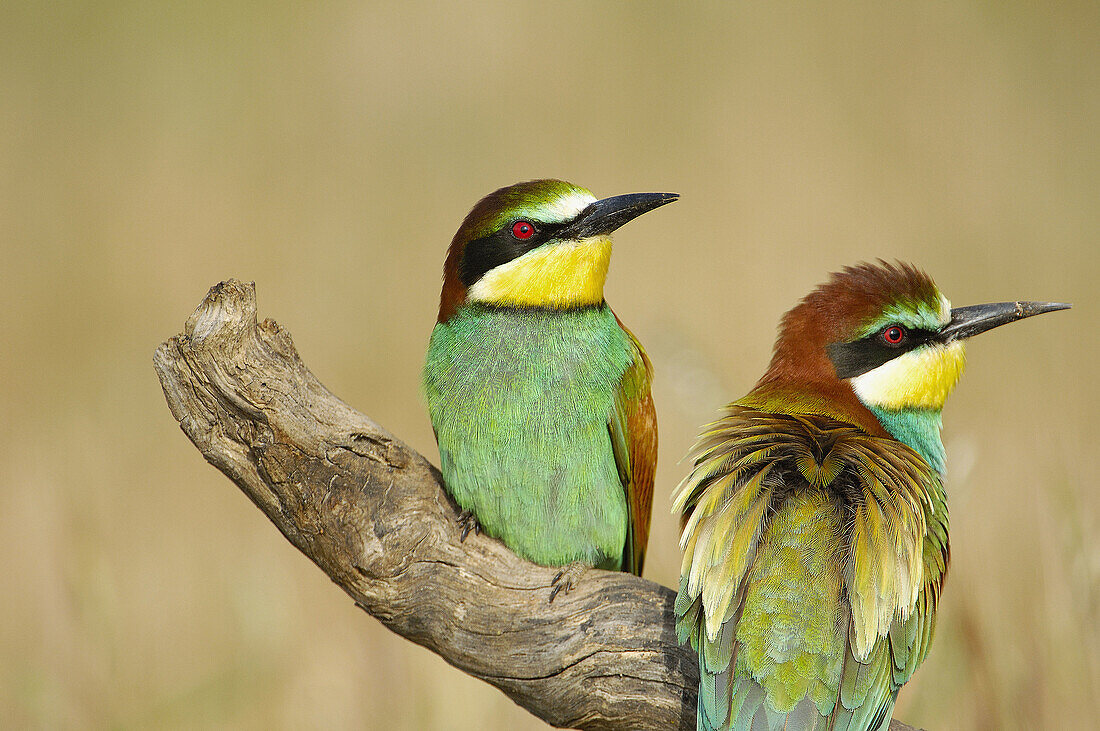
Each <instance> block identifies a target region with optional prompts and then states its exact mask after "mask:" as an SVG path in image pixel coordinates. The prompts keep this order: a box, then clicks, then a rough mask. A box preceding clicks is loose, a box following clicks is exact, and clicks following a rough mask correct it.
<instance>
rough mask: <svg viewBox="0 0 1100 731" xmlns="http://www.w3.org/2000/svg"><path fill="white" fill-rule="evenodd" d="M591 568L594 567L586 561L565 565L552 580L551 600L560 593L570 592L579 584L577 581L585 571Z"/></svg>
mask: <svg viewBox="0 0 1100 731" xmlns="http://www.w3.org/2000/svg"><path fill="white" fill-rule="evenodd" d="M590 568H592V567H591V566H589V565H588V564H586V563H585V562H584V561H574V562H573V563H571V564H568V565H567V566H563V567H562V569H561V571H559V572H558V575H557V576H555V577H554V580H553V581H551V582H550V585H551V586H553V587H554V589H553V590H552V591H551V592H550V602H553V601H554V597H556V596H557V595H558V594H559V593H562V594H568V593H569V592H570V591H571V590H572V589H573V587H574V586H576V585H577V581H579V580H580V578H581V576H583V575H584V572H585V571H588V569H590ZM548 603H549V602H548Z"/></svg>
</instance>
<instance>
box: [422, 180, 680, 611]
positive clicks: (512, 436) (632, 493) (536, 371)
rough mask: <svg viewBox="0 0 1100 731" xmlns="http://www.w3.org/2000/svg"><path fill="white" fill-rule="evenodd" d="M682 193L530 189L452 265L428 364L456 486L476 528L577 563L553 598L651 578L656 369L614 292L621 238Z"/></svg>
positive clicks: (495, 196) (484, 215)
mask: <svg viewBox="0 0 1100 731" xmlns="http://www.w3.org/2000/svg"><path fill="white" fill-rule="evenodd" d="M677 197H678V196H677V195H676V194H674V193H634V194H630V195H620V196H615V197H612V198H604V199H602V200H597V199H596V197H595V196H594V195H592V193H590V192H589V191H587V190H585V189H584V188H580V187H578V186H575V185H572V184H570V183H566V182H563V181H560V180H534V181H530V182H526V183H518V184H516V185H512V186H509V187H507V188H501V189H500V190H498V191H496V192H495V193H491V194H489V195H488V196H486V197H485V198H483V199H482V200H481V201H480V202H479V203H478V204H477V205H476V206H474V208H473V210H472V211H470V213H469V215H468V216H466V220H465V221H463V223H462V226H461V227H460V228H459V229H458V232H457V233H456V234H455V236H454V240H453V241H452V242H451V246H450V249H449V251H448V254H447V260H446V263H445V265H444V269H443V277H444V279H443V292H442V295H441V297H440V303H439V318H438V322H437V324H436V326H435V329H434V330H433V331H432V337H431V342H430V344H429V346H428V355H427V362H426V363H425V364H424V390H425V393H426V395H427V400H428V410H429V412H430V414H431V420H432V424H433V426H434V427H435V436H436V441H437V442H438V444H439V457H440V467H441V469H442V472H443V480H444V482H445V484H446V486H447V489H448V491H449V492H450V494H451V495H452V497H454V499H455V501H456V502H457V503H458V505H459V506H460V507H461V508H462V509H463V510H464V511H465V515H464V517H465V519H466V520H467V521H475V522H472V523H468V526H467V529H468V527H469V525H471V524H472V525H473V526H476V527H477V528H478V529H479V530H483V531H484V532H485V533H487V534H488V535H490V536H494V537H496V538H499V539H500V540H501V541H503V542H504V544H505V545H507V546H508V547H509V548H511V549H512V550H513V551H514V552H515V553H517V554H519V555H520V556H522V557H524V558H526V559H528V560H529V561H533V562H535V563H538V564H542V565H544V566H567V567H568V568H567V569H563V571H562V572H561V573H559V574H558V577H557V579H555V589H554V591H553V592H552V594H551V597H550V598H551V600H552V599H553V597H554V595H556V594H557V592H558V591H559V590H562V589H564V590H566V591H568V589H569V588H570V587H571V586H572V584H573V582H575V580H576V578H577V577H578V576H579V575H580V574H581V573H582V572H583V570H584V569H585V568H586V567H590V566H596V567H600V568H607V569H614V570H623V571H631V572H633V573H635V574H639V575H640V574H641V573H642V563H643V560H644V558H645V549H646V542H647V540H648V536H649V518H650V508H651V503H652V498H653V473H654V468H655V465H656V460H657V417H656V413H655V411H654V409H653V399H652V398H651V396H650V388H649V386H650V379H651V377H652V368H651V366H650V362H649V358H648V357H647V356H646V354H645V351H644V350H643V349H642V346H641V345H640V344H639V343H638V341H637V339H636V338H635V337H634V336H633V335H632V334H631V333H630V331H629V330H627V329H626V328H625V327H624V326H623V325H622V323H621V322H619V320H618V318H617V317H616V316H615V314H614V313H613V312H612V311H611V308H610V307H608V306H607V303H606V302H605V301H604V294H603V288H604V281H605V279H606V277H607V268H608V264H609V262H610V259H611V237H610V234H611V232H612V231H614V230H615V229H617V228H619V227H620V226H622V225H623V224H624V223H626V222H627V221H630V220H631V219H633V218H635V217H636V216H640V215H641V214H643V213H645V212H646V211H650V210H653V209H654V208H657V207H658V206H662V205H664V204H666V203H670V202H671V201H674V200H676V198H677ZM463 535H464V536H465V532H464V534H463Z"/></svg>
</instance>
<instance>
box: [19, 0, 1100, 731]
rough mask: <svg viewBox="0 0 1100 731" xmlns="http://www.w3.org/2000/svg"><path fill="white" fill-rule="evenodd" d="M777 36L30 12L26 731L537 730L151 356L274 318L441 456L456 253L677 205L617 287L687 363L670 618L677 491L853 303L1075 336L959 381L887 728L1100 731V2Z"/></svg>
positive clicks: (953, 12)
mask: <svg viewBox="0 0 1100 731" xmlns="http://www.w3.org/2000/svg"><path fill="white" fill-rule="evenodd" d="M745 5H747V4H745ZM751 5H752V6H751V7H741V6H742V4H734V3H730V4H723V5H721V6H717V5H707V6H703V5H694V4H686V3H680V4H673V3H651V2H629V3H628V2H615V3H610V2H608V3H590V2H583V3H581V2H566V3H534V2H527V3H500V4H484V3H483V4H479V5H477V6H476V7H466V8H458V7H452V6H444V5H442V4H436V3H411V2H402V3H373V2H363V3H327V4H306V3H303V4H300V5H298V6H295V7H292V8H287V7H285V6H283V5H282V4H280V5H279V7H278V8H276V7H274V4H268V3H255V2H253V3H240V2H226V3H223V2H219V3H187V4H175V5H172V6H169V5H168V4H153V3H123V2H99V3H94V2H84V3H81V2H66V3H4V4H3V5H2V6H0V253H2V259H0V262H2V263H0V272H2V278H0V313H2V314H0V336H2V339H0V342H2V351H0V352H2V358H0V384H2V386H0V413H2V417H0V430H2V437H0V541H2V550H3V555H4V558H3V570H0V597H2V599H0V607H2V609H0V617H2V621H0V719H3V720H2V721H0V725H3V726H5V727H10V728H20V727H27V728H85V727H91V728H106V727H111V728H150V727H156V728H169V729H171V728H196V727H208V728H234V729H236V728H243V729H260V728H265V729H266V728H308V727H318V728H319V727H326V728H338V729H339V728H370V729H375V728H377V729H399V730H400V729H471V730H472V729H536V728H542V727H543V725H542V724H541V723H539V722H537V721H536V720H534V719H533V718H532V717H530V716H529V715H527V714H526V712H524V711H522V710H521V709H519V708H518V707H516V706H514V705H513V704H512V703H511V702H510V701H509V700H508V699H507V698H505V697H504V696H503V695H502V694H500V693H499V692H497V691H496V690H494V689H492V688H490V687H488V686H485V685H482V684H479V683H477V682H475V681H473V680H471V679H469V678H467V677H465V676H463V675H462V674H461V673H459V672H458V671H455V670H454V669H452V668H450V667H449V666H447V665H446V664H445V663H443V661H441V660H439V659H438V658H436V657H435V656H433V655H431V654H430V653H428V652H427V651H425V650H422V649H420V648H418V647H414V646H413V645H411V644H409V643H407V642H405V641H404V640H401V639H399V638H398V637H396V636H394V635H391V634H389V633H388V632H387V631H386V630H385V629H383V628H382V627H381V625H379V624H378V623H377V622H375V621H374V620H373V619H371V618H370V617H368V616H366V615H365V614H364V613H362V612H361V611H359V610H358V609H356V608H355V607H354V606H353V604H352V602H351V601H350V600H349V599H348V598H347V597H346V596H345V595H344V594H343V593H342V592H341V591H340V590H339V589H337V588H336V587H335V586H334V585H333V584H332V583H331V582H330V581H329V580H328V579H327V578H326V577H325V576H324V575H323V574H322V573H321V572H320V571H318V570H317V569H316V568H315V567H314V566H313V565H312V564H310V563H309V562H308V561H307V560H306V559H305V558H304V557H303V556H301V555H300V554H299V553H298V552H297V551H296V550H295V549H293V548H292V547H291V546H290V545H289V544H288V543H287V542H286V541H285V540H284V539H283V538H282V536H281V535H279V534H278V532H277V531H276V530H275V529H274V528H273V527H272V526H271V525H270V524H269V523H268V522H267V520H266V519H265V518H264V517H263V516H262V515H261V514H260V512H259V511H258V510H256V509H255V508H254V507H253V506H252V505H251V504H250V503H249V502H248V501H247V500H246V499H245V498H244V497H243V496H242V495H241V494H240V493H239V491H238V490H237V489H236V488H235V487H234V486H233V485H232V483H230V482H229V481H228V480H227V479H226V478H224V477H223V476H222V475H221V474H220V473H218V472H217V471H216V470H214V469H213V468H212V467H210V466H209V465H207V464H206V463H205V462H204V461H203V460H202V458H201V457H200V456H199V454H198V452H197V451H196V450H195V449H194V448H193V447H192V446H191V444H190V443H189V442H188V441H187V440H186V438H185V437H184V435H183V434H182V433H181V432H180V430H179V429H178V427H177V426H176V424H175V422H174V421H173V420H172V418H171V416H170V415H169V413H168V410H167V408H166V407H165V404H164V401H163V398H162V395H161V392H160V388H159V385H158V383H157V381H156V377H155V375H154V373H153V369H152V365H151V356H152V353H153V350H154V348H155V347H156V346H157V345H158V344H159V343H160V342H161V341H163V340H164V339H166V338H168V337H169V336H171V335H173V334H175V333H177V332H178V331H180V329H181V328H182V324H183V321H184V319H185V318H186V317H187V316H188V314H190V312H191V311H192V309H193V308H194V307H195V306H196V305H197V304H198V303H199V301H200V300H201V299H202V297H203V295H204V294H205V293H206V291H207V289H208V288H209V287H210V286H211V285H213V284H215V283H217V282H218V281H219V280H222V279H224V278H227V277H230V276H235V277H240V278H243V279H249V280H255V281H256V283H257V288H258V291H259V303H260V313H261V316H262V317H273V318H275V319H276V320H278V321H279V322H280V323H281V324H283V325H284V326H286V327H287V328H288V329H289V330H290V331H291V333H293V336H294V339H295V342H296V344H297V346H298V348H299V350H300V352H301V354H302V356H303V358H304V359H305V361H306V362H307V363H308V364H309V365H310V367H311V368H312V369H313V370H314V372H315V373H316V374H317V375H318V376H319V377H320V378H321V380H322V381H323V382H324V383H325V384H326V385H327V386H328V387H329V388H331V389H332V390H333V391H334V392H335V393H337V394H338V395H340V396H341V397H342V398H344V399H345V400H346V401H348V402H349V403H350V404H352V405H353V406H355V407H356V408H358V409H360V410H362V411H364V412H365V413H367V414H368V415H370V416H371V417H373V418H374V419H376V420H377V421H379V422H380V423H381V424H383V425H384V426H386V427H387V428H388V429H390V430H392V431H393V432H394V433H396V434H398V435H400V436H402V437H403V438H405V439H406V440H408V441H409V442H410V443H411V444H412V445H413V446H414V447H416V448H417V449H419V450H421V451H423V452H424V453H425V454H428V455H429V456H430V457H431V458H432V459H433V460H435V459H436V458H437V455H436V452H435V446H434V443H433V440H432V436H431V430H430V426H429V423H428V420H427V417H426V415H425V413H424V408H423V404H422V403H421V400H420V397H419V394H418V377H419V370H420V365H421V359H422V357H423V351H424V348H425V347H426V344H427V339H428V335H429V332H430V330H431V327H432V325H433V322H434V319H435V310H436V306H437V298H438V291H439V283H440V273H441V265H442V261H443V254H444V250H445V247H446V245H447V244H448V242H449V241H450V237H451V235H452V233H453V232H454V230H455V228H456V227H457V226H458V224H459V222H460V221H461V219H462V217H463V216H464V215H465V213H466V211H467V210H468V209H469V207H470V206H471V205H472V204H473V203H474V202H475V201H476V200H477V199H478V198H479V197H480V196H481V195H483V194H484V193H487V192H488V191H490V190H492V189H494V188H496V187H499V186H501V185H506V184H509V183H512V182H515V181H517V180H521V179H528V178H533V177H548V176H553V177H562V178H565V179H568V180H571V181H574V182H576V183H579V184H581V185H584V186H586V187H589V188H591V189H592V190H594V191H595V192H596V193H597V194H598V195H612V194H616V193H624V192H631V191H648V190H671V191H677V192H679V193H681V194H682V195H683V199H682V200H681V201H680V202H678V203H677V204H675V205H674V206H671V207H669V208H666V209H662V210H661V211H659V212H657V213H655V214H652V215H650V216H646V217H644V218H643V219H640V220H639V221H637V222H635V223H631V224H630V225H629V226H627V227H626V228H624V229H623V230H622V231H621V232H620V233H619V235H618V237H617V241H618V245H617V247H616V254H615V259H614V263H613V266H612V272H611V277H610V282H609V285H608V291H607V296H608V299H609V301H610V302H611V303H612V304H613V305H614V306H615V308H616V310H617V312H618V313H619V314H620V316H622V318H623V319H624V320H625V321H626V322H627V323H628V324H629V325H630V327H631V328H632V329H633V330H634V332H635V333H637V334H638V336H639V337H640V338H641V339H642V341H643V342H644V343H645V344H646V346H647V347H648V349H649V352H650V354H651V356H652V358H653V361H654V362H655V364H656V368H657V380H656V385H655V393H656V399H657V407H658V411H659V413H660V419H661V457H660V469H659V474H658V485H657V496H656V504H655V527H654V530H653V535H652V540H651V544H650V551H649V561H648V563H647V575H648V576H649V577H650V578H652V579H654V580H655V581H659V582H661V583H664V584H667V585H675V582H676V576H677V570H678V560H679V558H678V556H679V554H678V551H677V548H676V544H675V541H676V536H675V529H674V521H673V519H672V517H671V516H670V515H669V512H668V511H669V508H668V505H669V502H668V501H669V494H670V492H671V490H672V488H673V486H674V485H675V483H676V482H677V481H678V480H679V478H680V477H681V476H682V474H683V472H684V470H685V466H684V465H683V464H680V463H679V462H678V461H679V460H680V458H681V456H682V455H683V454H684V452H685V451H686V449H687V448H688V446H689V444H690V443H691V441H692V439H693V436H694V434H695V432H696V431H697V429H698V427H699V426H700V425H701V424H703V423H704V422H706V421H707V420H709V419H710V418H711V417H713V416H714V414H715V413H716V410H717V408H718V407H719V406H720V405H721V404H722V403H724V402H726V401H728V400H731V399H732V398H735V397H736V396H739V395H740V394H742V393H743V392H744V391H746V390H747V389H748V388H749V387H750V386H751V384H752V383H753V381H754V379H755V378H756V377H757V376H758V375H760V373H762V371H763V369H764V367H765V365H766V362H767V358H768V356H769V350H770V347H771V343H772V339H773V336H774V328H775V324H776V322H777V320H778V318H779V316H780V315H781V314H782V313H783V312H784V311H785V310H786V309H787V308H788V307H790V306H791V305H792V304H793V303H794V302H795V300H796V299H797V298H798V297H800V296H801V295H802V294H803V293H805V292H806V291H808V289H809V288H810V287H812V286H813V285H815V284H816V283H818V282H819V281H821V280H822V279H823V278H824V277H825V275H826V273H827V272H829V271H832V270H834V269H836V268H838V267H841V266H843V265H845V264H849V263H853V262H856V261H859V260H864V259H872V258H875V257H885V258H889V259H893V258H901V259H905V260H911V261H914V262H918V263H919V264H921V265H923V266H924V267H926V268H927V269H928V270H929V271H930V272H931V273H933V274H934V275H935V276H936V278H937V280H938V282H939V284H940V286H941V287H942V288H943V289H944V290H945V292H946V293H947V294H948V296H949V297H951V298H952V300H953V301H954V302H955V303H956V304H973V303H979V302H987V301H996V300H1004V299H1017V298H1030V299H1062V300H1066V301H1071V302H1073V303H1074V305H1075V309H1074V310H1073V311H1071V312H1069V313H1058V314H1054V315H1048V316H1046V317H1043V318H1039V319H1035V320H1029V321H1027V322H1025V323H1021V324H1018V325H1013V326H1012V327H1011V328H1005V329H1002V330H998V331H996V332H994V333H991V334H989V335H986V336H983V337H981V338H980V339H978V340H977V341H975V342H974V343H973V344H972V346H971V348H970V362H971V367H970V370H969V372H968V373H967V375H966V377H965V378H964V380H963V383H962V384H961V387H960V388H959V390H958V392H957V394H956V395H955V397H954V398H953V400H952V403H951V404H950V405H949V406H948V409H947V412H946V415H945V416H946V418H945V424H946V428H945V434H944V438H945V442H946V444H947V447H948V454H949V459H950V475H949V478H950V481H949V493H950V495H951V500H952V502H951V509H952V549H953V551H952V553H953V556H954V559H953V564H952V569H951V575H950V577H949V580H948V585H947V589H946V594H945V597H944V601H943V604H942V610H941V615H940V625H939V632H938V634H937V638H936V640H937V641H936V644H935V646H934V648H933V651H932V654H931V657H930V659H929V660H928V662H927V663H926V664H925V665H924V667H923V668H922V669H921V670H920V671H919V672H918V674H917V675H916V677H915V679H914V680H913V681H912V682H911V683H910V684H909V685H908V686H907V687H906V688H905V689H904V690H903V691H902V694H901V697H900V700H899V702H898V706H897V716H898V717H900V718H903V719H905V720H907V721H909V722H910V723H914V724H921V725H924V726H926V727H928V728H929V729H968V728H989V729H993V728H1029V729H1033V728H1073V727H1077V728H1085V727H1090V726H1093V725H1094V724H1095V719H1096V717H1097V714H1098V713H1100V700H1098V698H1100V537H1098V536H1100V533H1098V531H1100V494H1098V490H1097V486H1098V485H1097V483H1098V480H1097V477H1096V469H1097V457H1098V449H1097V442H1098V438H1100V430H1098V427H1097V419H1096V416H1095V412H1096V410H1097V408H1098V406H1100V399H1098V395H1100V385H1098V381H1097V369H1096V359H1097V357H1098V355H1100V353H1098V348H1097V331H1098V329H1100V317H1098V316H1097V308H1098V307H1100V294H1098V286H1097V282H1098V279H1100V277H1098V275H1100V255H1098V253H1097V243H1098V241H1100V206H1098V202H1100V154H1098V145H1097V140H1098V132H1100V123H1098V120H1100V53H1098V48H1100V45H1098V37H1100V23H1098V21H1100V6H1098V5H1097V4H1096V3H1094V2H1090V3H1086V2H1082V3H1051V4H1039V3H1019V2H1009V3H992V2H982V3H965V2H963V3H937V4H932V5H929V6H927V7H920V8H917V9H904V8H899V7H892V8H889V9H886V8H882V7H880V4H878V3H857V4H846V5H845V6H844V7H843V8H838V9H835V10H833V11H831V12H822V11H820V10H808V9H806V8H804V7H801V6H799V5H788V4H762V3H754V4H751ZM1047 5H1050V6H1051V7H1047Z"/></svg>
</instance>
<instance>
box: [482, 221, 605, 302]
mask: <svg viewBox="0 0 1100 731" xmlns="http://www.w3.org/2000/svg"><path fill="white" fill-rule="evenodd" d="M610 263H611V238H610V237H608V236H596V237H593V238H590V239H584V240H581V241H563V242H552V243H549V244H544V245H543V246H540V247H539V248H537V249H534V250H532V251H529V252H527V253H526V254H524V255H523V256H520V257H517V258H516V259H513V260H512V261H510V262H508V263H507V264H502V265H500V266H498V267H496V268H495V269H491V270H490V271H488V272H486V273H485V275H484V276H483V277H482V278H481V279H479V280H478V281H477V282H475V283H474V285H473V286H472V287H470V290H469V292H468V293H467V297H468V299H470V300H471V301H478V302H486V303H489V304H494V305H508V306H513V307H557V308H563V309H564V308H569V307H581V306H584V305H598V304H599V303H601V302H603V285H604V282H605V281H606V280H607V267H608V265H609V264H610Z"/></svg>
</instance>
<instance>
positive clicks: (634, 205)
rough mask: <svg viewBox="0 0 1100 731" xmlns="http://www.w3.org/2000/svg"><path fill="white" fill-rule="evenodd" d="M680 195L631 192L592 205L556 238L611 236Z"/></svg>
mask: <svg viewBox="0 0 1100 731" xmlns="http://www.w3.org/2000/svg"><path fill="white" fill-rule="evenodd" d="M679 197H680V194H679V193H628V194H626V195H616V196H612V197H610V198H602V199H600V200H598V201H596V202H594V203H590V204H589V206H588V207H587V208H585V209H584V210H583V211H581V213H580V215H579V216H577V218H576V220H574V221H573V223H571V224H570V225H568V226H566V227H565V228H564V229H562V230H561V231H559V232H558V234H557V236H556V237H555V238H561V239H587V238H589V237H591V236H599V235H600V234H609V233H611V232H612V231H614V230H615V229H617V228H619V227H620V226H622V225H623V224H624V223H626V222H627V221H630V220H632V219H635V218H637V217H638V216H640V215H642V214H643V213H646V212H647V211H652V210H653V209H654V208H659V207H661V206H663V205H665V204H666V203H671V202H672V201H674V200H676V199H677V198H679Z"/></svg>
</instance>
